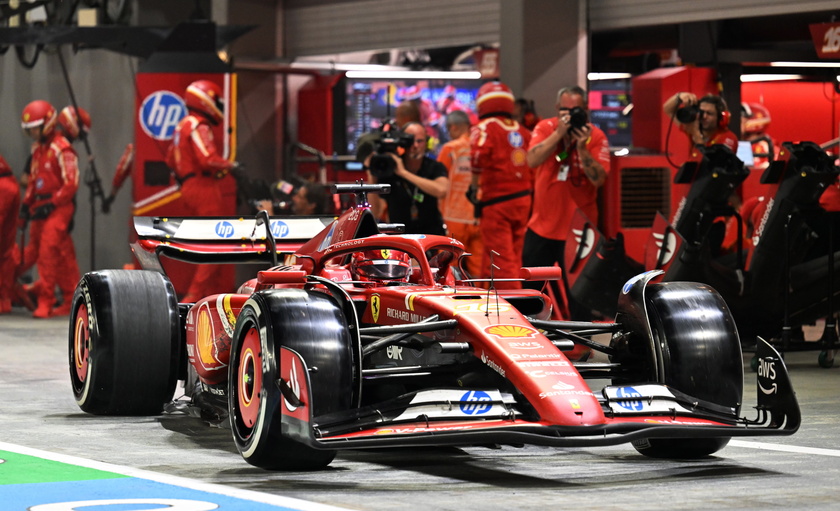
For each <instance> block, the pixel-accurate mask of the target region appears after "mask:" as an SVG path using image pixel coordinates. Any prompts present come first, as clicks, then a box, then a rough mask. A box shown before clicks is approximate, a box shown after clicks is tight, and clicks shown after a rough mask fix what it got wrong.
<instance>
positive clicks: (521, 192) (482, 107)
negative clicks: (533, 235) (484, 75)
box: [468, 82, 534, 289]
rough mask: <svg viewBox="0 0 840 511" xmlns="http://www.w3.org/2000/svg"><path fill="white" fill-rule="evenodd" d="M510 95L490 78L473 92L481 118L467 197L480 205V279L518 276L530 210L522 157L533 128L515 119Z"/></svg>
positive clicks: (511, 285)
mask: <svg viewBox="0 0 840 511" xmlns="http://www.w3.org/2000/svg"><path fill="white" fill-rule="evenodd" d="M513 100H514V98H513V94H512V93H511V91H510V88H508V86H507V85H505V84H503V83H500V82H488V83H485V84H484V85H482V86H481V88H480V89H479V90H478V94H477V96H476V108H477V110H478V118H479V122H478V124H477V125H475V126H473V127H472V131H471V133H470V159H471V164H472V183H471V185H470V188H469V190H470V191H469V192H468V193H469V194H470V196H471V199H472V200H474V201H478V200H479V199H480V202H478V204H479V206H480V207H481V224H480V226H481V228H480V230H481V238H482V239H483V240H484V251H483V254H482V259H481V266H480V268H479V270H480V275H478V276H481V277H489V276H490V255H491V254H490V252H491V251H493V252H496V253H497V254H498V255H495V254H494V255H493V264H494V265H495V266H497V267H498V269H497V270H496V269H494V270H493V277H494V278H499V279H510V278H514V279H515V278H518V277H519V269H520V268H521V267H522V244H523V242H524V236H525V225H526V224H527V223H528V213H529V212H530V211H531V192H532V191H533V187H534V182H533V173H532V172H531V168H530V167H528V162H527V161H526V160H527V158H526V152H527V149H528V143H529V142H530V141H531V132H530V131H528V130H527V129H525V127H524V126H522V125H520V124H519V123H518V122H516V121H514V120H513V118H512V117H511V116H512V114H513ZM495 286H496V287H497V288H500V289H504V288H507V289H519V288H521V287H522V285H521V283H519V282H497V283H495Z"/></svg>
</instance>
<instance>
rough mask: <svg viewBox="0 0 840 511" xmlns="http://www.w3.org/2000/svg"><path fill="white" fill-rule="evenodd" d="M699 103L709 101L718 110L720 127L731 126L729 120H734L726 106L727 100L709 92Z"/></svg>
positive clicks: (718, 124)
mask: <svg viewBox="0 0 840 511" xmlns="http://www.w3.org/2000/svg"><path fill="white" fill-rule="evenodd" d="M697 103H698V104H699V103H709V104H711V105H713V106H714V107H715V111H716V112H717V118H718V122H717V126H718V128H728V127H729V121H731V120H732V113H731V112H730V111H729V109H728V108H727V107H726V101H724V100H723V98H722V97H720V96H715V95H714V94H707V95H705V96H703V97H702V98H700V100H699V101H698V102H697Z"/></svg>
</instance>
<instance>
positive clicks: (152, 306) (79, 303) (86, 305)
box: [69, 270, 181, 415]
mask: <svg viewBox="0 0 840 511" xmlns="http://www.w3.org/2000/svg"><path fill="white" fill-rule="evenodd" d="M72 304H73V307H72V309H71V313H72V316H71V318H72V319H71V322H70V335H69V337H70V344H69V355H70V356H69V363H70V382H71V385H72V387H73V395H74V397H75V399H76V403H77V404H78V405H79V408H81V409H82V410H83V411H85V412H87V413H92V414H99V415H156V414H158V413H160V412H161V410H162V409H163V405H164V404H166V403H168V402H169V401H171V399H172V395H173V394H174V392H175V384H176V383H177V375H178V360H179V354H180V342H181V332H180V330H181V327H180V320H179V315H178V299H177V296H176V294H175V289H174V288H173V287H172V283H171V282H169V279H167V278H166V277H165V276H163V275H161V274H160V273H157V272H153V271H142V270H106V271H99V272H92V273H87V274H85V275H84V276H83V277H82V279H81V281H79V284H78V286H76V292H75V293H74V295H73V302H72Z"/></svg>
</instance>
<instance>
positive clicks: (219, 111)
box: [184, 80, 225, 124]
mask: <svg viewBox="0 0 840 511" xmlns="http://www.w3.org/2000/svg"><path fill="white" fill-rule="evenodd" d="M184 102H185V103H186V104H187V108H188V109H190V110H195V111H197V112H200V113H202V114H204V115H206V116H207V118H208V119H210V120H211V121H212V122H213V123H215V124H218V123H219V122H221V120H222V119H223V118H224V115H225V99H224V96H223V95H222V88H221V87H219V86H218V85H216V84H215V83H213V82H211V81H210V80H197V81H195V82H193V83H191V84H189V85H188V86H187V91H186V93H185V94H184Z"/></svg>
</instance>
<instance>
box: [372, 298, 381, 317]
mask: <svg viewBox="0 0 840 511" xmlns="http://www.w3.org/2000/svg"><path fill="white" fill-rule="evenodd" d="M379 311H380V307H379V295H373V296H371V297H370V315H371V316H373V322H374V323H379Z"/></svg>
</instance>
